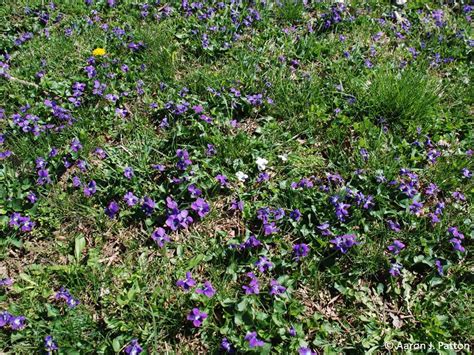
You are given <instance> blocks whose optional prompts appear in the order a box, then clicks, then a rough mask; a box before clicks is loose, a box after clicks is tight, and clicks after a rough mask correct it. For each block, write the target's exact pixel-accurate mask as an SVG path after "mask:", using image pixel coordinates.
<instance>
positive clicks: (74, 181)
mask: <svg viewBox="0 0 474 355" xmlns="http://www.w3.org/2000/svg"><path fill="white" fill-rule="evenodd" d="M72 186H74V187H79V186H81V179H79V177H78V176H73V178H72Z"/></svg>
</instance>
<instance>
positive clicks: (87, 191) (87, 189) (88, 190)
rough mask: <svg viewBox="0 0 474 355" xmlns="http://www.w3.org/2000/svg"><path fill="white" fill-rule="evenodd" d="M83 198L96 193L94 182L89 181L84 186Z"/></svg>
mask: <svg viewBox="0 0 474 355" xmlns="http://www.w3.org/2000/svg"><path fill="white" fill-rule="evenodd" d="M83 191H84V196H86V197H90V196H92V195H93V194H95V193H96V192H97V184H96V182H95V181H94V180H92V181H90V182H89V183H88V184H87V185H86V186H84V190H83Z"/></svg>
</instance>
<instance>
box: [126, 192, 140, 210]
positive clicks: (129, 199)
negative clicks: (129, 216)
mask: <svg viewBox="0 0 474 355" xmlns="http://www.w3.org/2000/svg"><path fill="white" fill-rule="evenodd" d="M123 199H124V201H125V203H126V204H127V205H128V206H129V207H133V206H135V205H136V204H137V203H138V197H137V196H135V195H134V194H133V192H131V191H129V192H127V193H126V194H125V196H124V197H123Z"/></svg>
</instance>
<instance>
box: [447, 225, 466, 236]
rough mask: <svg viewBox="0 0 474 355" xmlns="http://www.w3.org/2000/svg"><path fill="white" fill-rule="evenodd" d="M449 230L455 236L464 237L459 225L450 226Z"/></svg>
mask: <svg viewBox="0 0 474 355" xmlns="http://www.w3.org/2000/svg"><path fill="white" fill-rule="evenodd" d="M448 232H449V233H451V234H452V236H453V237H455V238H459V239H464V234H462V233H461V232H460V231H459V230H458V227H449V228H448Z"/></svg>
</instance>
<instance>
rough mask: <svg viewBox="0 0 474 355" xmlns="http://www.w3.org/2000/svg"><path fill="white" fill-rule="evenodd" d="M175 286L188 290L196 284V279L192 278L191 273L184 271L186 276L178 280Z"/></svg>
mask: <svg viewBox="0 0 474 355" xmlns="http://www.w3.org/2000/svg"><path fill="white" fill-rule="evenodd" d="M176 286H178V287H180V288H182V289H183V290H184V291H186V292H187V291H189V290H190V289H191V288H192V287H194V286H196V281H195V280H194V279H193V278H192V275H191V273H190V272H189V271H188V272H186V278H185V279H183V280H178V281H177V282H176Z"/></svg>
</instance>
